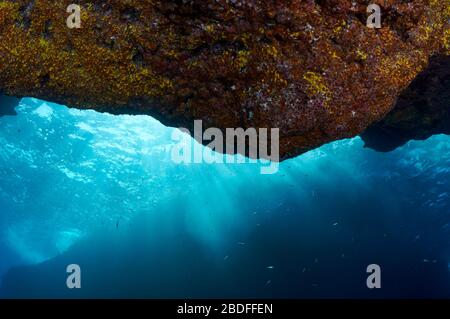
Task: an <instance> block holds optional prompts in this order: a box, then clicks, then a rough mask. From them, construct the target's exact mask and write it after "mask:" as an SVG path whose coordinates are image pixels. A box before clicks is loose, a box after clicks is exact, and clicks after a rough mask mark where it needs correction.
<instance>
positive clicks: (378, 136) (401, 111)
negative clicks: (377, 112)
mask: <svg viewBox="0 0 450 319" xmlns="http://www.w3.org/2000/svg"><path fill="white" fill-rule="evenodd" d="M435 134H450V57H448V56H437V57H433V58H431V60H430V64H429V66H428V68H427V69H426V70H425V71H424V72H423V73H422V74H420V75H419V76H418V77H417V78H416V79H415V80H414V81H413V82H412V83H411V85H410V86H409V87H408V88H407V89H406V90H405V91H404V92H403V94H402V95H401V96H400V97H399V99H398V101H397V103H396V106H395V107H394V109H393V110H392V111H391V112H390V113H389V114H388V115H387V116H386V117H385V118H384V119H383V120H382V121H381V122H378V123H375V124H373V125H371V126H370V127H369V128H368V129H367V130H366V131H365V132H364V133H362V134H361V137H362V139H363V140H364V142H365V146H366V147H369V148H372V149H374V150H376V151H380V152H389V151H392V150H395V149H396V148H398V147H400V146H402V145H404V144H405V143H407V142H408V141H410V140H424V139H427V138H429V137H431V136H432V135H435Z"/></svg>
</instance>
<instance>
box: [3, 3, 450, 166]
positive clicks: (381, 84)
mask: <svg viewBox="0 0 450 319" xmlns="http://www.w3.org/2000/svg"><path fill="white" fill-rule="evenodd" d="M78 3H79V4H80V5H81V7H82V10H81V28H79V29H78V28H74V29H69V28H68V27H67V25H66V18H67V13H66V9H67V6H68V5H69V4H70V1H66V0H40V1H35V0H3V1H0V91H2V92H4V93H6V94H8V95H12V96H17V97H23V96H33V97H37V98H42V99H46V100H50V101H54V102H58V103H63V104H66V105H69V106H73V107H77V108H82V109H84V108H91V109H95V110H98V111H101V112H110V113H113V114H125V113H126V114H149V115H152V116H155V117H156V118H158V119H159V120H161V122H162V123H164V124H166V125H171V126H183V127H187V128H189V129H191V128H192V125H193V123H194V120H195V119H201V120H203V125H204V127H205V129H206V128H208V127H217V128H227V127H243V128H249V127H256V128H279V129H280V153H281V154H280V155H281V158H282V159H285V158H289V157H292V156H296V155H298V154H301V153H303V152H305V151H307V150H310V149H312V148H315V147H317V146H320V145H322V144H324V143H327V142H330V141H334V140H337V139H342V138H347V137H352V136H355V135H358V134H360V133H361V132H363V131H365V130H366V129H367V128H368V127H369V126H371V125H372V124H374V123H380V121H382V120H383V119H384V118H385V117H386V115H387V114H389V113H390V112H391V111H392V110H393V109H394V106H395V104H396V101H397V99H398V98H399V96H401V95H402V94H408V92H411V93H412V94H415V93H413V91H414V89H412V91H408V90H406V88H407V87H408V86H409V85H410V84H411V82H412V81H413V80H414V79H415V78H416V77H417V76H418V75H419V74H420V73H422V72H423V71H424V70H426V69H427V66H428V65H429V60H430V57H432V56H441V57H444V56H446V55H448V54H449V53H450V40H449V37H450V31H449V30H450V27H449V21H450V1H449V0H440V1H437V0H411V1H403V0H388V1H378V0H377V1H363V0H352V1H349V0H330V1H318V0H317V1H313V0H283V1H277V0H245V1H244V0H234V1H230V0H183V1H181V0H164V1H163V0H154V1H142V0H114V1H113V0H102V1H100V0H91V1H78ZM370 3H376V4H379V5H380V6H381V7H382V24H381V26H382V27H381V28H380V29H372V28H368V27H367V26H366V19H367V12H366V9H367V6H368V5H369V4H370ZM442 59H445V58H442ZM431 68H432V69H433V70H434V68H435V67H434V65H431ZM437 72H439V71H437ZM430 85H432V83H430ZM405 90H406V91H405ZM426 91H427V92H432V91H430V90H429V89H426ZM403 96H404V95H403ZM407 100H408V98H406V100H405V99H404V98H400V100H399V101H400V102H399V103H400V106H399V109H398V110H397V111H396V112H397V113H398V112H400V113H403V115H405V114H404V113H405V112H406V113H408V112H409V110H411V109H410V108H409V107H405V106H404V105H403V102H401V101H407ZM430 105H431V104H430ZM433 105H435V104H433ZM444 107H445V106H444ZM432 109H433V110H434V107H432ZM399 110H400V111H399ZM416 110H417V108H416ZM433 112H434V111H433ZM397 113H390V114H391V115H389V118H392V117H396V116H395V115H392V114H397ZM403 115H402V116H403ZM433 116H434V115H433ZM433 116H432V117H433ZM427 119H428V117H427ZM424 120H425V118H424ZM381 123H383V122H381ZM389 123H392V121H389ZM374 125H376V126H375V127H380V124H374ZM381 126H385V125H384V124H381ZM373 127H374V126H371V128H373ZM369 144H370V143H369Z"/></svg>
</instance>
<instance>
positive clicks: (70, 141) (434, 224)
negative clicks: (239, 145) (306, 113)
mask: <svg viewBox="0 0 450 319" xmlns="http://www.w3.org/2000/svg"><path fill="white" fill-rule="evenodd" d="M17 112H18V115H17V116H5V117H1V118H0V143H1V145H2V146H1V148H0V274H2V275H3V276H4V277H3V280H2V288H0V292H1V295H3V296H6V297H24V296H25V297H30V296H31V297H48V296H52V297H55V296H56V297H80V296H81V297H159V298H163V297H371V296H373V297H380V296H383V297H408V296H412V297H424V296H425V297H427V296H429V297H442V296H444V297H450V277H449V271H448V263H449V262H450V241H449V239H450V236H449V235H450V226H449V225H450V224H449V223H450V187H449V181H450V138H449V137H448V136H444V135H440V136H434V137H432V138H430V139H428V140H427V141H412V142H409V143H408V144H407V145H405V146H404V147H402V148H400V149H398V150H396V151H394V152H391V153H386V154H383V153H376V152H374V151H372V150H369V149H365V148H364V147H363V143H362V141H361V140H360V139H359V138H354V139H350V140H343V141H338V142H335V143H331V144H328V145H325V146H323V147H321V148H319V149H316V150H313V151H310V152H308V153H307V154H304V155H302V156H299V157H297V158H295V159H291V160H288V161H285V162H283V163H281V165H280V168H279V172H278V173H277V174H274V175H261V174H260V168H261V167H260V166H261V165H259V164H191V165H187V164H186V165H177V164H175V163H174V162H173V161H172V160H171V156H170V155H171V154H170V150H171V148H172V147H173V145H174V143H175V142H174V141H173V140H172V139H171V135H172V133H173V130H174V129H173V128H167V127H165V126H163V125H162V124H160V123H159V122H158V121H156V120H154V119H152V118H151V117H148V116H113V115H109V114H100V113H96V112H94V111H80V110H75V109H68V108H66V107H65V106H61V105H56V104H52V103H49V102H44V101H40V100H36V99H23V100H22V102H21V104H20V106H19V107H18V108H17ZM72 263H76V264H80V266H81V269H82V274H83V276H82V282H83V286H82V289H80V290H76V291H75V290H69V289H67V287H66V286H65V278H66V276H67V274H66V273H65V267H66V266H67V265H68V264H72ZM371 263H377V264H380V266H381V268H382V272H383V277H382V278H383V279H382V280H383V286H382V289H379V290H377V291H374V290H368V289H367V287H366V285H365V280H366V277H367V274H366V272H365V271H366V266H367V265H369V264H371Z"/></svg>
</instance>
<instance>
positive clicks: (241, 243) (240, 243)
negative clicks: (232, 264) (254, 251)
mask: <svg viewBox="0 0 450 319" xmlns="http://www.w3.org/2000/svg"><path fill="white" fill-rule="evenodd" d="M237 244H238V245H241V246H245V245H247V244H246V243H244V242H243V241H240V242H238V243H237Z"/></svg>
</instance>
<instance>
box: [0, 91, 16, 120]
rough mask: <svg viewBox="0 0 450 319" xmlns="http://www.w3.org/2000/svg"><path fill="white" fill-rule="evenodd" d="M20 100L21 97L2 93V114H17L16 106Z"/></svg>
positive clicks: (0, 105)
mask: <svg viewBox="0 0 450 319" xmlns="http://www.w3.org/2000/svg"><path fill="white" fill-rule="evenodd" d="M19 102H20V99H19V98H16V97H14V96H7V95H2V94H0V116H5V115H17V113H16V111H15V108H16V106H17V105H19Z"/></svg>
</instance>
